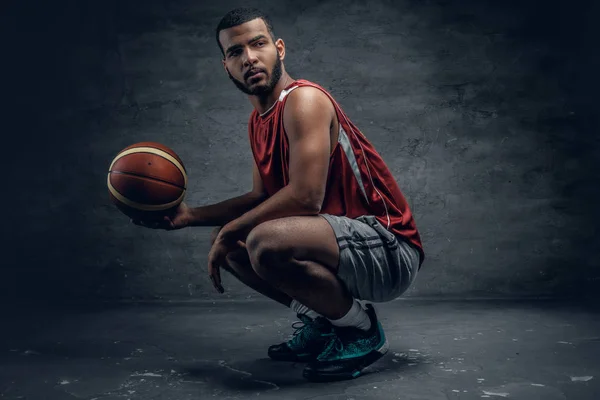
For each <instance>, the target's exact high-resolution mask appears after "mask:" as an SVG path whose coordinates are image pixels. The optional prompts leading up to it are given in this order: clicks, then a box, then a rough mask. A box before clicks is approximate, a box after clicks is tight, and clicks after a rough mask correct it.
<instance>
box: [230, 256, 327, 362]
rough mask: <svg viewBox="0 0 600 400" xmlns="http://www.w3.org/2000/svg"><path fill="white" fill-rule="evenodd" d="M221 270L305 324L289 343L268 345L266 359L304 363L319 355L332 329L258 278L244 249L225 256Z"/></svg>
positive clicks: (308, 310) (303, 307) (301, 305)
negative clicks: (288, 310) (284, 307)
mask: <svg viewBox="0 0 600 400" xmlns="http://www.w3.org/2000/svg"><path fill="white" fill-rule="evenodd" d="M222 268H223V269H225V270H226V271H228V272H229V273H230V274H232V275H233V276H234V277H236V278H237V279H238V280H239V281H240V282H242V283H244V284H245V285H246V286H248V287H250V288H252V289H254V290H256V291H257V292H259V293H261V294H263V295H264V296H267V297H269V298H271V299H273V300H275V301H277V302H279V303H281V304H283V305H284V306H286V307H289V308H291V309H292V310H293V311H295V312H296V313H297V314H298V317H299V318H300V320H301V321H302V322H303V323H304V325H303V326H302V327H301V328H297V329H296V332H295V334H294V335H293V336H292V337H291V338H290V340H288V341H286V342H283V343H278V344H274V345H272V346H270V347H269V349H268V354H269V357H271V358H272V359H273V360H277V361H295V362H303V361H312V360H314V359H315V358H316V356H317V355H319V354H320V353H321V351H322V350H323V348H324V346H325V344H326V343H327V341H328V338H327V337H322V334H323V333H326V332H330V331H331V327H330V326H327V325H326V324H324V323H323V321H321V319H318V320H317V319H316V318H317V317H319V315H318V314H316V313H315V312H314V311H313V310H310V309H308V307H306V306H304V305H303V304H300V303H299V302H298V301H297V300H292V298H291V297H290V296H289V295H287V294H285V293H284V292H282V291H280V290H278V289H276V288H275V287H274V286H273V285H271V284H270V283H268V282H266V281H265V280H263V279H262V278H261V277H259V276H258V275H257V274H256V272H255V271H254V269H252V265H251V264H250V258H249V256H248V252H247V250H245V249H239V250H237V251H235V252H233V253H230V254H228V255H227V259H226V265H223V266H222ZM294 326H295V325H294Z"/></svg>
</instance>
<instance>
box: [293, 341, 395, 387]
mask: <svg viewBox="0 0 600 400" xmlns="http://www.w3.org/2000/svg"><path fill="white" fill-rule="evenodd" d="M388 350H389V343H388V341H387V338H386V339H385V341H384V342H383V344H382V345H381V346H379V347H378V348H377V349H375V350H372V351H371V352H370V353H368V354H367V355H366V356H364V357H363V358H362V360H361V361H360V363H358V364H357V365H356V367H355V368H354V369H353V370H352V371H344V372H335V373H327V372H316V371H313V370H308V371H307V370H306V369H305V370H304V371H303V372H302V376H303V377H304V378H305V379H307V380H309V381H311V382H332V381H343V380H350V379H356V378H358V377H359V376H361V375H362V373H363V370H364V369H365V368H367V367H368V366H370V365H371V364H373V363H375V362H376V361H377V360H379V359H380V358H381V357H383V356H384V355H386V353H387V352H388Z"/></svg>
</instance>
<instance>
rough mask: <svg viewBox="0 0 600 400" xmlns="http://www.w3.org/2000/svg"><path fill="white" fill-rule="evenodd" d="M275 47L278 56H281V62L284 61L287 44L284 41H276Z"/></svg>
mask: <svg viewBox="0 0 600 400" xmlns="http://www.w3.org/2000/svg"><path fill="white" fill-rule="evenodd" d="M275 47H277V54H278V55H279V58H280V59H281V61H283V59H284V58H285V43H284V42H283V39H281V38H280V39H277V40H276V41H275Z"/></svg>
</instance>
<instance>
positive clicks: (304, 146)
mask: <svg viewBox="0 0 600 400" xmlns="http://www.w3.org/2000/svg"><path fill="white" fill-rule="evenodd" d="M289 96H290V97H289V98H288V100H287V103H286V107H285V110H284V114H283V123H284V127H285V130H286V133H287V137H288V143H289V154H290V159H289V184H288V185H287V186H285V187H284V188H283V189H281V190H280V191H278V192H277V193H275V194H274V195H273V196H271V197H270V198H268V199H267V200H265V201H264V202H262V203H261V204H260V205H258V206H257V207H255V208H253V209H251V210H250V211H248V212H246V213H245V214H243V215H242V216H240V217H239V218H237V219H235V220H233V221H231V222H230V223H229V224H228V225H226V226H225V227H224V229H223V234H224V236H225V237H226V238H231V239H236V240H243V241H245V239H246V236H247V235H248V233H250V231H251V230H252V229H253V228H254V227H255V226H257V225H258V224H260V223H262V222H265V221H268V220H272V219H276V218H282V217H289V216H299V215H317V214H318V213H319V211H320V210H321V206H322V204H323V200H324V197H325V189H326V184H327V174H328V169H329V154H330V135H329V132H330V126H331V121H332V118H333V112H334V110H333V105H332V104H331V101H330V100H329V98H327V96H326V95H325V94H324V93H323V92H321V91H320V90H318V89H315V88H310V87H304V88H298V89H296V90H295V91H293V92H292V93H291V94H290V95H289Z"/></svg>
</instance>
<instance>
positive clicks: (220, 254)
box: [208, 226, 246, 293]
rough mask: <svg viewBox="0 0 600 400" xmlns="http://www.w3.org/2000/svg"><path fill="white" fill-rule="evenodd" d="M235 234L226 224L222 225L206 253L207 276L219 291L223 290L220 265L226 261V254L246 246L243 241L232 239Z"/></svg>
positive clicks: (222, 291)
mask: <svg viewBox="0 0 600 400" xmlns="http://www.w3.org/2000/svg"><path fill="white" fill-rule="evenodd" d="M235 236H236V235H235V234H234V233H233V232H231V231H230V230H229V229H227V227H226V226H225V227H223V228H222V229H221V231H220V232H219V234H218V235H217V237H216V239H215V241H214V242H213V245H212V247H211V249H210V251H209V253H208V276H209V277H210V280H211V282H212V284H213V286H214V287H215V289H216V290H217V291H218V292H219V293H224V292H225V289H224V288H223V286H222V284H221V265H223V264H225V263H226V262H227V261H226V257H227V254H229V253H231V252H233V251H235V250H237V249H239V248H240V247H241V248H245V247H246V245H245V243H244V242H242V241H241V240H238V239H234V238H235Z"/></svg>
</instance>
